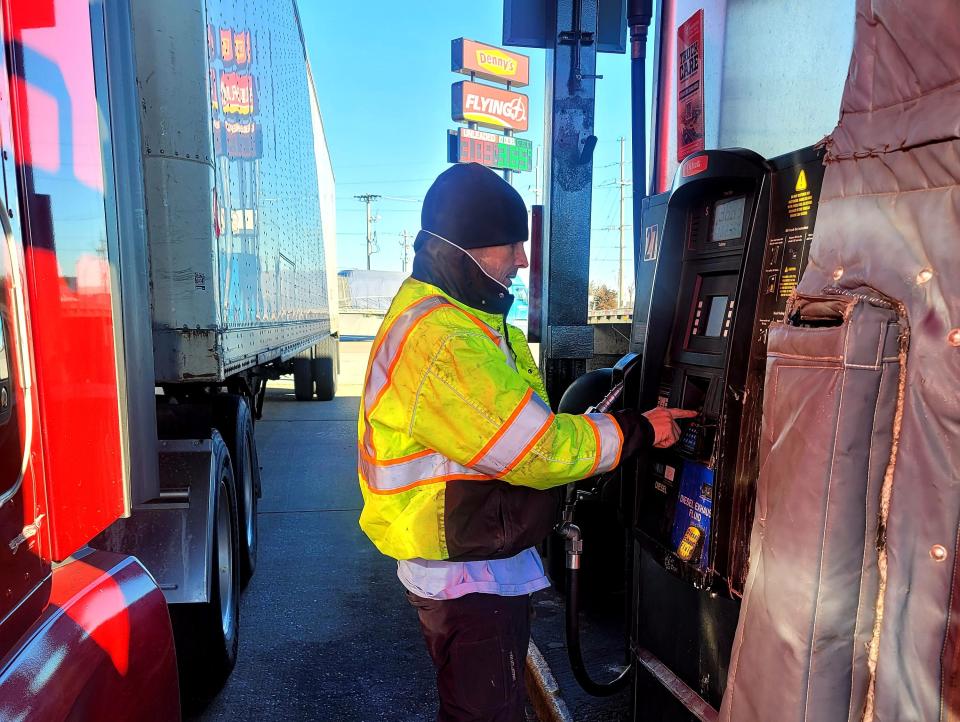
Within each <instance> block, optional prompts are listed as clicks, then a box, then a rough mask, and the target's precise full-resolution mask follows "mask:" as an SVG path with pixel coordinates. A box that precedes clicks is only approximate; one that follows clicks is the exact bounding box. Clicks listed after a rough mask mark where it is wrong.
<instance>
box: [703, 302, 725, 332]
mask: <svg viewBox="0 0 960 722" xmlns="http://www.w3.org/2000/svg"><path fill="white" fill-rule="evenodd" d="M726 310H727V297H726V296H711V297H710V306H709V307H708V308H707V323H706V326H704V327H703V331H702V332H701V333H702V334H703V335H704V336H711V337H713V338H718V337H719V336H720V333H721V332H722V331H723V317H724V312H725V311H726Z"/></svg>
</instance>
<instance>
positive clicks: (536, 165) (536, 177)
mask: <svg viewBox="0 0 960 722" xmlns="http://www.w3.org/2000/svg"><path fill="white" fill-rule="evenodd" d="M541 147H542V146H539V145H538V146H537V151H536V154H535V156H534V161H533V188H531V189H530V190H532V191H533V204H534V205H535V206H539V205H540V194H541V193H543V189H542V188H541V187H540V148H541Z"/></svg>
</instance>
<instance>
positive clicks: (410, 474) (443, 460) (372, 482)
mask: <svg viewBox="0 0 960 722" xmlns="http://www.w3.org/2000/svg"><path fill="white" fill-rule="evenodd" d="M360 471H361V472H362V473H363V478H364V479H366V481H367V485H368V486H370V488H371V489H372V490H373V491H375V492H378V493H381V494H395V493H397V492H400V491H406V490H407V489H411V488H413V487H415V486H420V485H422V484H434V483H439V482H442V481H449V480H450V478H451V477H453V478H458V479H459V478H476V479H478V480H479V479H486V478H488V477H487V476H486V475H485V474H483V473H482V472H480V471H477V470H475V469H469V468H467V467H466V466H462V465H460V464H458V463H457V462H455V461H452V460H451V459H448V458H447V457H445V456H443V455H442V454H438V453H437V452H435V451H431V452H429V453H428V454H426V455H424V456H419V455H414V457H413V458H411V459H408V460H407V461H400V462H398V463H393V462H389V461H388V462H380V463H375V462H373V461H371V460H370V459H369V458H368V457H367V456H366V455H365V454H364V453H363V452H362V451H361V453H360Z"/></svg>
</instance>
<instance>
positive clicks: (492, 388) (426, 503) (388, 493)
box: [358, 278, 623, 561]
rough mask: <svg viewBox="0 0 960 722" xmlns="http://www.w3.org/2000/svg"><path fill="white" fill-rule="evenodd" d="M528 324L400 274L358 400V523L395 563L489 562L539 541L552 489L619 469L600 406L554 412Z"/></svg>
mask: <svg viewBox="0 0 960 722" xmlns="http://www.w3.org/2000/svg"><path fill="white" fill-rule="evenodd" d="M546 398H547V395H546V391H545V389H544V385H543V380H542V379H541V377H540V374H539V371H538V370H537V367H536V364H535V363H534V360H533V356H532V355H531V352H530V348H529V346H528V345H527V342H526V339H525V338H524V336H523V333H522V332H521V331H520V330H519V329H517V328H515V327H513V326H509V325H508V324H506V322H505V320H504V318H503V316H500V315H498V314H493V313H486V312H484V311H481V310H478V309H476V308H471V307H469V306H466V305H464V304H463V303H460V302H458V301H457V300H455V299H454V298H452V297H451V296H449V295H447V294H445V293H444V292H443V291H441V290H440V288H438V287H436V286H433V285H431V284H429V283H425V282H422V281H418V280H415V279H413V278H410V279H407V280H406V281H405V282H404V283H403V285H402V286H401V288H400V291H399V293H398V294H397V296H396V298H395V299H394V301H393V304H392V305H391V307H390V310H389V311H388V313H387V315H386V318H385V319H384V322H383V325H382V326H381V328H380V331H379V333H378V334H377V337H376V339H375V341H374V343H373V349H372V351H371V355H370V363H369V367H368V370H367V378H366V382H365V385H364V390H363V398H362V400H361V405H360V419H359V428H358V432H359V439H358V450H359V476H360V490H361V492H362V494H363V501H364V506H363V511H362V513H361V515H360V526H361V527H362V528H363V531H364V532H366V534H367V536H369V537H370V539H371V540H372V541H373V543H374V544H376V546H377V548H378V549H379V550H380V551H381V552H383V553H384V554H386V555H388V556H391V557H394V558H396V559H410V558H416V557H419V558H424V559H452V560H459V561H467V560H471V559H490V558H498V557H506V556H512V555H513V554H516V553H518V552H519V551H521V550H522V549H525V548H527V547H529V546H532V545H534V544H537V543H539V542H540V541H542V540H543V539H544V538H545V536H546V535H547V534H548V533H549V531H550V528H551V526H552V525H553V523H554V522H555V520H556V513H557V509H558V505H559V500H560V499H559V496H560V495H559V494H558V493H556V492H550V491H547V490H550V489H553V488H555V487H558V486H560V485H563V484H567V483H569V482H572V481H576V480H579V479H583V478H586V477H589V476H592V475H594V474H598V473H602V472H604V471H608V470H610V469H612V468H614V467H615V466H616V465H617V464H618V463H619V459H620V451H621V448H622V444H623V436H622V434H621V431H620V427H619V426H618V425H617V422H616V421H615V420H614V418H613V417H612V416H610V415H608V414H586V415H570V414H554V413H553V412H552V411H551V410H550V407H549V405H548V404H547V401H546Z"/></svg>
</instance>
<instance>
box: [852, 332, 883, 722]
mask: <svg viewBox="0 0 960 722" xmlns="http://www.w3.org/2000/svg"><path fill="white" fill-rule="evenodd" d="M881 338H882V336H881ZM883 381H884V377H883V372H882V371H881V373H880V384H879V385H878V387H877V400H876V403H875V404H874V405H873V424H872V425H871V427H870V428H871V429H872V431H871V434H870V445H869V446H868V447H867V489H866V491H867V493H866V494H864V500H863V532H864V540H863V562H862V565H861V569H860V585H859V588H858V589H857V616H856V619H854V623H853V639H854V643H853V655H852V658H851V660H850V707H849V709H848V710H847V719H852V718H853V717H852V715H853V701H854V700H853V684H854V676H855V675H854V673H855V672H856V670H857V665H856V661H857V643H856V638H857V630H858V629H859V628H860V610H861V609H862V608H863V604H862V603H863V570H864V569H866V567H867V538H866V534H867V519H868V518H869V516H870V473H871V471H872V470H873V441H874V439H875V438H876V434H875V432H876V429H877V413H878V412H879V410H880V399H881V397H882V391H883Z"/></svg>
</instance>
